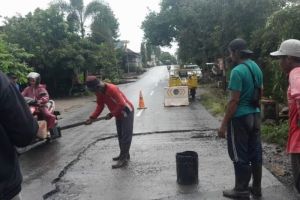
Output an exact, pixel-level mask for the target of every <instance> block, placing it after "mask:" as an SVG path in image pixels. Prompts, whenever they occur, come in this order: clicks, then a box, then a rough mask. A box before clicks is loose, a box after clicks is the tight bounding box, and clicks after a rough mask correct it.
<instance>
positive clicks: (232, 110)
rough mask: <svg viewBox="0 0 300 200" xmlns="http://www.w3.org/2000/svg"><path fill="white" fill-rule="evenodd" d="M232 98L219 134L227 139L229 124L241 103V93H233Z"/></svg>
mask: <svg viewBox="0 0 300 200" xmlns="http://www.w3.org/2000/svg"><path fill="white" fill-rule="evenodd" d="M230 96H231V97H230V100H229V102H228V104H227V109H226V112H225V116H224V118H223V120H222V123H221V126H220V128H219V132H218V134H219V136H220V137H225V132H226V128H227V124H228V122H229V121H230V120H231V118H232V117H233V115H234V113H235V111H236V109H237V106H238V103H239V101H240V92H239V91H231V93H230Z"/></svg>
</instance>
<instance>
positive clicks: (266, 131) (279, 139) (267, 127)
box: [200, 84, 288, 147]
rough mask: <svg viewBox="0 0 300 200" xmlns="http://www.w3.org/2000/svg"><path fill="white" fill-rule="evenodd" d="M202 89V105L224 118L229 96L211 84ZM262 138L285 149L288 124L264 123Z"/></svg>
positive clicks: (283, 122) (285, 122) (282, 122)
mask: <svg viewBox="0 0 300 200" xmlns="http://www.w3.org/2000/svg"><path fill="white" fill-rule="evenodd" d="M201 88H203V89H204V92H203V93H202V94H201V96H200V99H201V104H202V105H203V106H204V107H205V108H206V109H207V110H208V111H209V112H210V113H211V114H212V115H213V116H214V117H222V116H224V113H225V111H226V104H227V96H226V93H225V92H223V91H222V89H220V88H216V87H214V86H213V85H211V84H203V85H202V86H201ZM261 137H262V140H263V141H264V142H267V143H274V144H278V145H280V146H281V147H284V146H285V144H286V141H287V137H288V122H287V121H286V120H285V121H281V122H280V123H278V124H275V123H272V124H267V123H262V125H261Z"/></svg>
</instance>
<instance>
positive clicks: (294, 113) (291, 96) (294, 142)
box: [287, 66, 300, 153]
mask: <svg viewBox="0 0 300 200" xmlns="http://www.w3.org/2000/svg"><path fill="white" fill-rule="evenodd" d="M287 96H288V105H289V137H288V143H287V152H288V153H300V128H299V127H298V120H299V119H300V116H299V114H298V108H297V102H296V100H300V66H299V67H296V68H294V69H293V70H292V71H291V72H290V74H289V87H288V91H287Z"/></svg>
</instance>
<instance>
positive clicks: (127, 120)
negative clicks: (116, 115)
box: [116, 111, 134, 146]
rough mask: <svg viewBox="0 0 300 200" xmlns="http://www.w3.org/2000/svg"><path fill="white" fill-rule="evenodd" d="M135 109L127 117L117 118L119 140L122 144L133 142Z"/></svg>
mask: <svg viewBox="0 0 300 200" xmlns="http://www.w3.org/2000/svg"><path fill="white" fill-rule="evenodd" d="M133 121H134V111H132V112H130V113H129V114H128V115H127V117H124V118H122V119H116V126H117V133H118V140H119V144H120V146H121V145H122V144H128V145H130V144H131V140H132V134H133Z"/></svg>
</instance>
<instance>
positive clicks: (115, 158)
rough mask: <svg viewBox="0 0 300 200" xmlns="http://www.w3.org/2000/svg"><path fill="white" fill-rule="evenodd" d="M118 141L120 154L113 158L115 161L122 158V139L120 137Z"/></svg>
mask: <svg viewBox="0 0 300 200" xmlns="http://www.w3.org/2000/svg"><path fill="white" fill-rule="evenodd" d="M118 142H119V149H120V153H119V155H118V156H116V157H113V158H112V160H113V161H118V160H119V159H120V156H121V143H120V139H119V138H118Z"/></svg>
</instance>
